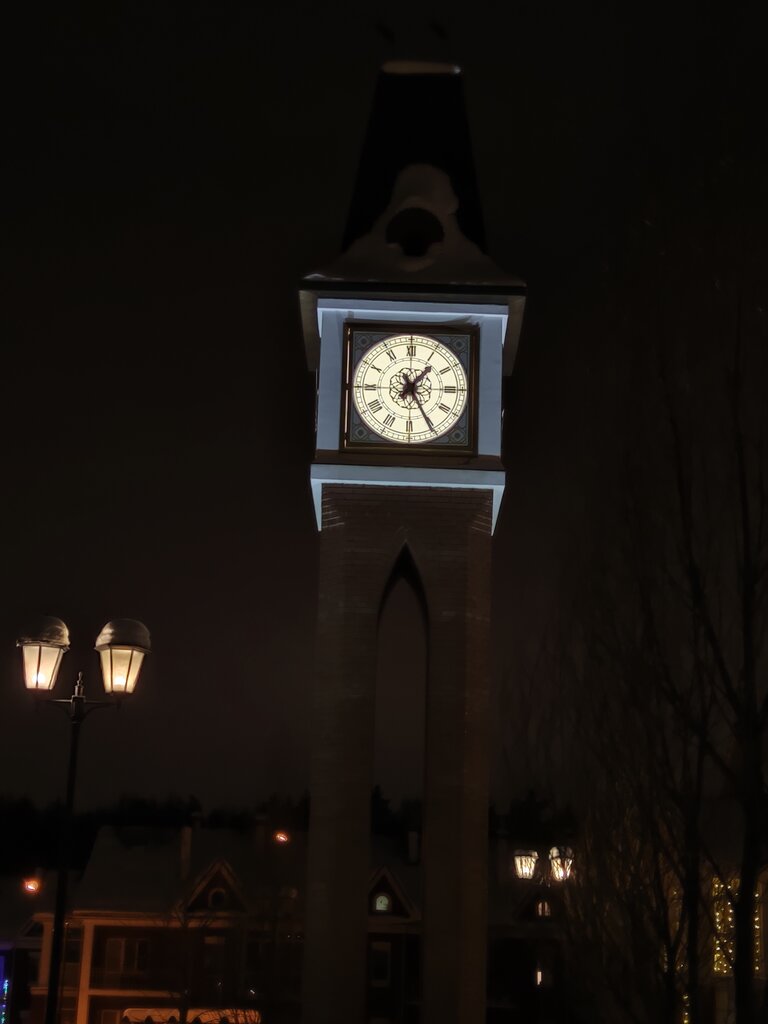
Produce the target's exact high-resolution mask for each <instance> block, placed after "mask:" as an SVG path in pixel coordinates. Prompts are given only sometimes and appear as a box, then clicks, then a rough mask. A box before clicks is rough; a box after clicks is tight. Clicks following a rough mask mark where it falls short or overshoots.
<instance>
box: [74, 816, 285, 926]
mask: <svg viewBox="0 0 768 1024" xmlns="http://www.w3.org/2000/svg"><path fill="white" fill-rule="evenodd" d="M190 838H191V841H190V842H189V844H188V854H187V857H188V861H187V860H186V858H185V854H184V849H185V843H184V833H183V830H180V829H155V828H146V829H144V828H132V829H121V830H119V831H118V830H116V829H114V828H102V829H101V830H100V831H99V834H98V836H97V838H96V842H95V843H94V847H93V851H92V854H91V858H90V860H89V862H88V866H87V868H86V870H85V873H84V875H83V878H82V881H81V883H80V885H79V886H78V888H77V892H76V894H75V895H74V903H75V907H76V909H77V910H79V911H81V912H85V911H89V910H90V911H98V910H118V911H119V910H125V911H134V912H144V913H158V914H162V913H168V912H169V911H171V910H172V909H173V908H174V907H177V906H178V905H179V904H180V903H189V902H190V901H193V900H194V899H195V897H196V895H198V894H199V892H200V889H201V885H202V884H203V883H204V882H205V881H206V880H208V881H210V882H212V883H213V882H214V881H215V876H216V872H217V870H218V871H219V872H220V874H221V875H222V877H223V878H224V879H225V881H226V882H227V883H228V884H230V885H232V886H235V885H236V886H237V887H238V888H239V890H240V892H241V893H242V897H243V900H244V903H245V905H246V906H250V907H255V906H256V905H257V904H258V902H259V899H260V896H261V895H262V894H263V892H264V890H265V887H266V888H269V889H270V891H272V890H274V887H275V886H278V887H281V888H282V887H290V888H296V889H298V890H299V891H301V888H302V884H301V883H302V882H303V874H304V843H305V837H304V836H303V834H301V833H296V834H295V835H292V836H291V840H290V842H288V843H285V844H275V843H273V842H272V840H271V838H269V837H268V836H267V835H266V834H264V833H263V832H259V831H257V832H256V834H255V835H248V834H243V833H240V832H237V831H234V830H230V829H207V828H203V827H199V828H196V829H194V831H193V833H192V835H191V837H190Z"/></svg>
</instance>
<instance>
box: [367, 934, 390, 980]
mask: <svg viewBox="0 0 768 1024" xmlns="http://www.w3.org/2000/svg"><path fill="white" fill-rule="evenodd" d="M368 974H369V978H370V982H371V987H372V988H389V984H390V979H391V976H392V943H391V942H372V943H371V948H370V950H369V953H368Z"/></svg>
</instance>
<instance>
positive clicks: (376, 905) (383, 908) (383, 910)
mask: <svg viewBox="0 0 768 1024" xmlns="http://www.w3.org/2000/svg"><path fill="white" fill-rule="evenodd" d="M373 909H374V910H375V911H376V913H377V914H389V913H390V911H391V910H392V897H391V896H390V895H389V893H386V892H380V893H378V894H377V895H376V896H375V897H374V900H373Z"/></svg>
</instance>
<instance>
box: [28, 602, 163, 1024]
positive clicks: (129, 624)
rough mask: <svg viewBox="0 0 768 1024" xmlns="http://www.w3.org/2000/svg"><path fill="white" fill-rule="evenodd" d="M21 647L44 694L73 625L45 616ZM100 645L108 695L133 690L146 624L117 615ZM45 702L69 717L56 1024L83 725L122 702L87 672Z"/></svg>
mask: <svg viewBox="0 0 768 1024" xmlns="http://www.w3.org/2000/svg"><path fill="white" fill-rule="evenodd" d="M17 646H18V647H21V648H22V653H23V657H24V682H25V684H26V686H27V689H28V690H30V691H32V692H33V693H35V694H43V695H45V694H46V693H48V692H50V691H51V690H52V689H53V687H54V685H55V683H56V677H57V675H58V672H59V667H60V665H61V659H62V656H63V654H64V653H65V652H66V651H67V650H68V649H69V630H68V629H67V627H66V625H65V624H64V623H63V622H62V621H61V619H55V618H50V617H46V618H44V619H42V620H41V622H40V623H39V624H38V627H37V629H36V630H34V631H32V632H31V633H30V634H29V635H27V636H24V637H22V638H21V639H19V640H18V641H17ZM96 650H97V651H99V653H100V655H101V671H102V676H103V681H104V690H105V692H106V693H107V695H108V696H112V697H117V698H121V697H123V696H125V695H127V694H130V693H133V689H134V687H135V686H136V682H137V680H138V677H139V672H140V671H141V665H142V661H143V659H144V655H145V654H148V653H149V650H150V640H149V631H148V630H147V627H146V626H145V625H144V624H143V623H141V622H137V621H136V620H135V619H116V620H115V621H113V622H108V623H107V625H106V626H105V627H104V628H103V629H102V631H101V633H100V634H99V636H98V638H97V640H96ZM45 703H46V704H51V705H53V706H55V707H59V708H61V709H62V710H63V711H64V712H65V713H66V714H67V716H68V718H69V756H68V760H67V780H66V796H65V800H64V817H63V820H62V823H61V830H60V833H59V850H58V861H57V874H56V895H55V901H54V911H53V927H52V931H51V956H50V965H49V969H48V992H47V996H46V1003H45V1024H57V1018H58V1009H59V992H60V989H61V968H62V960H63V953H64V930H65V921H66V913H67V890H68V883H69V870H70V860H71V850H72V826H73V821H74V805H75V787H76V783H77V759H78V752H79V747H80V729H81V726H82V724H83V722H84V721H85V719H86V718H87V716H88V715H89V714H90V713H91V711H96V710H98V709H99V708H106V707H117V706H119V704H117V703H116V702H115V701H114V700H88V699H87V698H86V696H85V687H84V685H83V673H82V672H79V673H78V675H77V681H76V682H75V689H74V692H73V693H72V696H71V697H69V698H68V699H64V700H58V699H54V698H51V697H45Z"/></svg>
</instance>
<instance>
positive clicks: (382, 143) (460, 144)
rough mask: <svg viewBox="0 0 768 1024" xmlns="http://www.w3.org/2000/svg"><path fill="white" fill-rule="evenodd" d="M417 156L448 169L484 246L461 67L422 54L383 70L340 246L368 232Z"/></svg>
mask: <svg viewBox="0 0 768 1024" xmlns="http://www.w3.org/2000/svg"><path fill="white" fill-rule="evenodd" d="M414 164H422V165H425V164H426V165H429V166H431V167H436V168H437V169H438V170H441V171H444V172H445V173H446V174H447V175H448V177H449V179H450V182H451V185H452V186H453V191H454V193H455V195H456V198H457V199H458V209H457V211H456V219H457V222H458V226H459V228H460V229H461V231H462V233H463V234H464V235H465V236H466V238H467V239H469V240H470V241H471V242H474V243H475V245H477V246H478V248H479V249H480V250H482V251H483V252H485V230H484V227H483V217H482V211H481V208H480V199H479V195H478V190H477V182H476V178H475V167H474V161H473V157H472V145H471V140H470V135H469V125H468V123H467V116H466V110H465V106H464V82H463V78H462V75H461V69H460V68H458V67H456V66H455V65H453V64H431V63H423V62H417V61H390V62H388V63H387V64H384V65H383V67H382V68H381V70H380V71H379V75H378V80H377V83H376V89H375V93H374V99H373V106H372V109H371V115H370V118H369V121H368V128H367V132H366V136H365V141H364V143H363V148H362V153H361V157H360V163H359V167H358V172H357V179H356V182H355V189H354V192H353V195H352V202H351V204H350V208H349V216H348V218H347V224H346V228H345V231H344V237H343V243H342V249H343V250H346V249H347V248H348V247H349V246H350V245H351V244H352V242H354V241H356V240H357V239H358V238H360V237H361V236H363V235H366V234H368V232H369V231H370V230H371V228H372V227H373V225H374V223H375V222H376V220H377V218H379V217H380V216H381V214H382V213H383V211H384V210H385V209H386V207H387V204H388V203H389V202H390V200H391V197H392V191H393V188H394V185H395V181H396V179H397V177H398V175H399V174H400V172H401V171H403V170H404V168H406V167H408V166H411V165H414ZM416 228H417V229H418V225H417V226H416Z"/></svg>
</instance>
